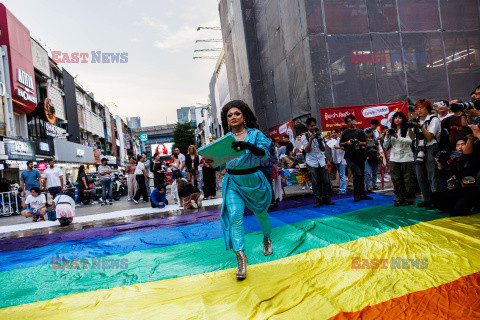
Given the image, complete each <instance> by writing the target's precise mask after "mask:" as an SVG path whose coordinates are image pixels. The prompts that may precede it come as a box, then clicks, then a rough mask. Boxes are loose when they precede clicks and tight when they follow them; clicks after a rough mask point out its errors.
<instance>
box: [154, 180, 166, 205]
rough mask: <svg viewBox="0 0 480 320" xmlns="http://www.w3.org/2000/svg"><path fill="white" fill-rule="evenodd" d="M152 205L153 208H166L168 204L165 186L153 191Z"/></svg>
mask: <svg viewBox="0 0 480 320" xmlns="http://www.w3.org/2000/svg"><path fill="white" fill-rule="evenodd" d="M150 204H151V205H152V208H165V205H167V204H168V202H167V190H166V188H165V186H162V185H160V186H158V189H157V188H155V189H153V191H152V193H151V194H150Z"/></svg>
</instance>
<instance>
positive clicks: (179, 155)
mask: <svg viewBox="0 0 480 320" xmlns="http://www.w3.org/2000/svg"><path fill="white" fill-rule="evenodd" d="M178 160H180V168H179V169H180V170H181V171H185V167H184V165H183V163H184V162H185V156H184V155H183V153H179V154H178Z"/></svg>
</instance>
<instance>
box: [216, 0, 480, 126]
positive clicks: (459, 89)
mask: <svg viewBox="0 0 480 320" xmlns="http://www.w3.org/2000/svg"><path fill="white" fill-rule="evenodd" d="M479 10H480V5H479V0H381V1H380V0H348V1H347V0H344V1H338V0H221V1H220V4H219V11H220V19H221V24H222V33H223V39H224V46H225V57H226V66H227V70H228V72H227V73H228V77H229V79H228V81H229V87H230V96H231V98H232V99H236V98H240V99H244V100H246V101H247V102H248V103H249V104H250V105H253V106H254V109H255V113H256V115H257V117H258V119H259V122H260V125H261V127H262V129H267V128H270V127H272V126H274V125H276V124H279V123H282V122H284V121H287V120H290V119H295V118H299V117H302V116H306V115H312V116H315V117H316V118H317V119H319V118H320V117H319V110H320V108H327V107H340V106H354V105H363V104H376V103H386V102H393V101H408V102H409V104H414V103H415V101H416V100H418V99H421V98H428V99H430V100H437V99H447V100H450V99H454V98H460V99H463V100H468V99H469V96H470V92H471V91H473V90H474V88H475V87H476V86H478V85H479V84H480V51H479V50H480V19H479Z"/></svg>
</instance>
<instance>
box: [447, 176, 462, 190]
mask: <svg viewBox="0 0 480 320" xmlns="http://www.w3.org/2000/svg"><path fill="white" fill-rule="evenodd" d="M459 187H460V182H459V181H458V180H457V178H455V177H451V178H450V179H449V180H448V181H447V189H448V190H455V189H458V188H459Z"/></svg>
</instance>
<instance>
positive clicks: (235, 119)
mask: <svg viewBox="0 0 480 320" xmlns="http://www.w3.org/2000/svg"><path fill="white" fill-rule="evenodd" d="M221 119H222V127H223V130H224V132H225V133H226V134H227V135H232V136H233V137H234V139H235V142H233V143H232V148H233V149H235V150H237V151H241V150H245V154H242V155H241V156H240V157H238V158H235V159H233V160H230V161H229V162H227V164H226V174H225V176H224V177H223V182H222V198H223V204H222V213H221V219H220V221H221V225H222V229H223V234H224V237H225V245H226V248H227V250H230V249H233V250H234V251H235V254H236V256H237V264H238V269H237V272H236V277H237V279H238V280H243V279H245V278H246V276H247V263H248V259H247V257H246V255H245V252H244V250H245V243H244V236H245V231H244V229H243V215H244V211H245V206H246V207H247V208H248V209H250V210H251V211H252V212H253V213H254V214H255V216H256V217H257V219H258V222H259V224H260V227H261V229H262V232H263V235H264V237H263V253H264V255H266V256H267V255H271V254H272V253H273V249H272V241H271V239H270V233H271V227H270V218H269V216H268V213H267V209H268V207H269V206H270V202H271V200H272V189H271V186H270V184H269V183H268V180H267V178H266V177H265V175H264V174H263V172H262V171H261V170H260V161H262V160H265V159H267V158H268V156H269V154H268V150H269V147H270V140H269V139H268V138H267V137H266V136H265V135H264V134H263V133H262V132H261V131H260V130H258V123H257V118H256V117H255V115H254V114H253V112H252V110H251V109H250V108H249V107H248V105H247V104H246V103H245V102H243V101H241V100H234V101H231V102H229V103H227V104H226V105H225V106H224V107H223V109H222V114H221Z"/></svg>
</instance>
